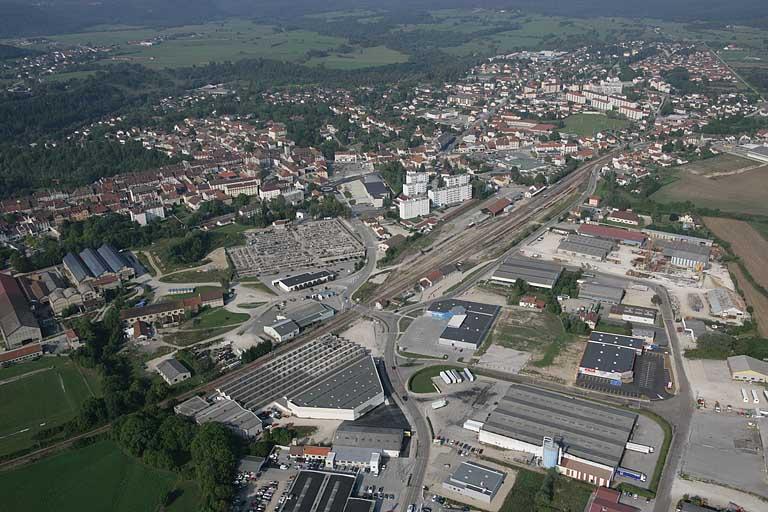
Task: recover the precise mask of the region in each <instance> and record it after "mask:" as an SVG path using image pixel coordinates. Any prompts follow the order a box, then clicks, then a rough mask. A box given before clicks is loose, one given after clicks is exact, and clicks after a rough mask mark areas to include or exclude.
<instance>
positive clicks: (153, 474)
mask: <svg viewBox="0 0 768 512" xmlns="http://www.w3.org/2000/svg"><path fill="white" fill-rule="evenodd" d="M173 489H178V493H179V496H178V497H177V498H176V500H175V501H173V503H172V504H171V505H170V506H168V507H165V508H164V509H163V510H165V511H166V512H181V511H186V510H197V509H198V508H199V505H200V495H199V490H198V487H197V485H196V484H194V483H193V482H185V481H180V480H179V478H178V476H177V475H176V474H174V473H171V472H169V471H159V470H156V469H153V468H150V467H148V466H145V465H143V464H142V463H140V462H139V461H138V460H136V459H133V458H132V457H129V456H128V455H125V454H124V453H123V452H122V451H120V448H119V447H118V446H117V445H116V444H115V443H114V442H112V441H106V440H104V441H97V442H95V443H94V444H92V445H90V446H87V447H85V448H79V449H71V450H67V451H65V452H62V453H59V454H57V455H54V456H52V457H49V458H46V459H43V460H41V461H38V462H35V463H32V464H30V465H28V466H23V467H21V468H18V469H14V470H12V471H8V472H7V473H3V476H2V478H0V494H2V496H3V509H4V510H24V511H26V512H48V511H50V510H56V511H57V512H76V511H77V512H79V511H81V510H109V511H111V512H134V511H137V510H157V509H158V506H159V504H160V501H161V499H162V497H163V496H164V495H165V494H166V493H168V492H169V491H171V490H173Z"/></svg>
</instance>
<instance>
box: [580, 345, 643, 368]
mask: <svg viewBox="0 0 768 512" xmlns="http://www.w3.org/2000/svg"><path fill="white" fill-rule="evenodd" d="M635 357H637V353H636V352H635V351H634V350H632V349H631V348H626V347H621V346H617V345H608V344H606V343H587V348H585V349H584V355H583V356H582V357H581V362H580V363H579V366H580V367H581V368H591V369H593V370H599V371H601V372H615V373H624V372H629V371H632V369H633V368H634V367H635Z"/></svg>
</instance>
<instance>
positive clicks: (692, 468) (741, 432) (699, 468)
mask: <svg viewBox="0 0 768 512" xmlns="http://www.w3.org/2000/svg"><path fill="white" fill-rule="evenodd" d="M756 421H761V422H763V423H764V422H765V420H755V419H749V418H745V417H743V416H737V415H733V414H710V413H703V412H696V413H694V415H693V419H692V421H691V432H690V437H689V440H688V447H687V450H686V453H685V455H684V457H683V465H682V472H683V473H685V474H687V475H688V476H689V477H690V478H692V479H695V480H701V481H703V482H715V483H721V484H724V485H726V486H729V487H732V488H734V489H739V490H743V491H746V492H750V493H754V494H758V495H761V496H765V497H768V485H767V484H766V473H765V461H764V459H763V446H762V442H761V441H760V433H759V432H758V430H757V428H756Z"/></svg>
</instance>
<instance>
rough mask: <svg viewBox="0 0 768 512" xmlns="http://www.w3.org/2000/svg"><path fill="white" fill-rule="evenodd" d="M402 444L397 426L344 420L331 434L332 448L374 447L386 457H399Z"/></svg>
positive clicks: (401, 434)
mask: <svg viewBox="0 0 768 512" xmlns="http://www.w3.org/2000/svg"><path fill="white" fill-rule="evenodd" d="M402 446H403V429H402V428H398V427H381V426H370V425H360V424H356V423H355V422H352V421H345V422H343V423H342V424H341V425H339V428H337V429H336V434H335V435H334V436H333V449H334V451H335V452H338V449H339V448H345V447H347V448H348V447H358V448H375V449H377V450H380V451H381V453H382V455H386V456H387V457H394V458H396V457H400V450H401V448H402Z"/></svg>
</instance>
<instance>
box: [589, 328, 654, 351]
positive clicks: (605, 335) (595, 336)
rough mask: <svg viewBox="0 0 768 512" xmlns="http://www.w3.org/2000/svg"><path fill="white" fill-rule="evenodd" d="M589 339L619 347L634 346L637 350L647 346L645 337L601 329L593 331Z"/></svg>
mask: <svg viewBox="0 0 768 512" xmlns="http://www.w3.org/2000/svg"><path fill="white" fill-rule="evenodd" d="M589 341H590V342H596V343H605V344H608V345H616V346H618V347H625V348H632V349H635V350H640V349H642V348H643V347H644V346H645V340H643V338H639V337H637V336H624V335H622V334H613V333H610V332H600V331H592V332H591V333H590V335H589Z"/></svg>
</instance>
